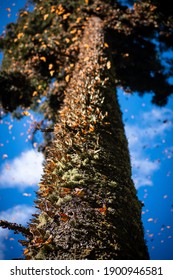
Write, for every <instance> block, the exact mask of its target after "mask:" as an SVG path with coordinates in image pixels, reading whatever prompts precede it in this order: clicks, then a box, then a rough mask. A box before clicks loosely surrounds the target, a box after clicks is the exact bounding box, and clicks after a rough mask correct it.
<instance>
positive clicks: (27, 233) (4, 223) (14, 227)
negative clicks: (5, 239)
mask: <svg viewBox="0 0 173 280" xmlns="http://www.w3.org/2000/svg"><path fill="white" fill-rule="evenodd" d="M0 227H2V228H8V229H9V230H13V231H14V233H15V234H18V233H22V234H23V235H24V236H26V237H30V236H32V234H31V232H30V231H29V229H28V228H26V227H24V226H22V225H21V224H16V223H10V222H8V221H5V220H0Z"/></svg>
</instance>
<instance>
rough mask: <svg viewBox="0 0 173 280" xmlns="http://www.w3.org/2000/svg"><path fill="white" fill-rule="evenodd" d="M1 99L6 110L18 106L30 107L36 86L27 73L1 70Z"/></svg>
mask: <svg viewBox="0 0 173 280" xmlns="http://www.w3.org/2000/svg"><path fill="white" fill-rule="evenodd" d="M0 89H1V91H0V99H1V104H2V107H3V108H4V109H5V111H6V112H8V111H9V112H13V111H14V110H15V109H16V108H17V107H18V106H24V107H29V106H30V104H31V100H32V93H33V91H34V87H33V86H32V85H31V83H30V80H28V79H27V77H26V75H22V73H20V72H5V71H4V72H0Z"/></svg>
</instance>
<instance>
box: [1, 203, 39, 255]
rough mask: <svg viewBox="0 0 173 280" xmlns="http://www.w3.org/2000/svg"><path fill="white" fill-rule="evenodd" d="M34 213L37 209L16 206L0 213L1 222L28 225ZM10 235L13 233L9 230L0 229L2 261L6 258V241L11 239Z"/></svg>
mask: <svg viewBox="0 0 173 280" xmlns="http://www.w3.org/2000/svg"><path fill="white" fill-rule="evenodd" d="M34 212H35V209H34V208H33V207H29V206H27V205H16V206H14V207H13V208H10V209H8V210H6V211H2V212H0V220H7V221H9V222H13V223H19V224H22V225H26V224H27V222H28V221H29V219H30V218H31V215H32V214H33V213H34ZM10 233H11V231H9V230H8V229H3V228H0V260H3V259H4V257H5V250H6V247H5V244H4V241H5V240H6V239H8V238H10Z"/></svg>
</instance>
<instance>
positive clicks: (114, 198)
mask: <svg viewBox="0 0 173 280" xmlns="http://www.w3.org/2000/svg"><path fill="white" fill-rule="evenodd" d="M37 195H38V197H37V200H36V205H37V207H38V208H39V210H40V212H39V214H38V215H36V217H35V218H34V219H33V220H32V221H31V223H30V225H29V230H30V233H31V234H32V237H29V238H28V244H27V248H26V249H25V251H24V253H25V257H26V259H62V260H63V259H107V260H108V259H148V252H147V247H146V244H145V241H144V233H143V226H142V222H141V203H140V202H139V200H138V198H137V195H136V190H135V187H134V184H133V182H132V180H131V166H130V157H129V151H128V144H127V140H126V137H125V133H124V126H123V123H122V116H121V111H120V108H119V104H118V101H117V96H116V93H115V72H114V67H113V63H112V61H111V56H110V54H109V46H108V44H107V42H105V38H104V27H103V23H102V20H101V19H100V18H98V17H94V16H93V17H90V18H88V21H87V23H86V25H85V30H84V34H83V39H82V40H81V43H80V51H79V57H78V61H77V62H76V66H75V70H74V72H73V76H72V77H71V79H70V81H69V84H68V87H67V88H66V92H65V100H64V105H63V108H62V109H61V111H60V121H59V122H58V123H57V124H56V126H55V129H54V140H53V143H52V146H51V147H50V148H49V150H48V156H47V159H46V163H45V166H44V175H43V177H42V180H41V182H40V188H39V191H38V192H37Z"/></svg>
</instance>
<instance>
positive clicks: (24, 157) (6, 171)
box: [0, 149, 43, 189]
mask: <svg viewBox="0 0 173 280" xmlns="http://www.w3.org/2000/svg"><path fill="white" fill-rule="evenodd" d="M42 163H43V155H42V153H38V152H36V151H35V150H33V149H32V150H28V151H25V152H23V153H22V154H21V155H20V156H19V157H16V158H14V159H13V160H12V161H9V162H8V164H6V165H3V167H2V168H1V175H0V187H1V188H9V187H18V188H20V189H25V188H27V187H28V186H32V185H35V184H37V183H38V182H39V181H40V178H41V174H42V170H43V167H42Z"/></svg>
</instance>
